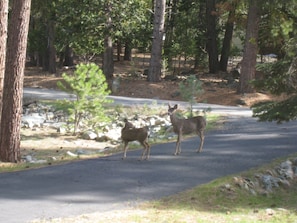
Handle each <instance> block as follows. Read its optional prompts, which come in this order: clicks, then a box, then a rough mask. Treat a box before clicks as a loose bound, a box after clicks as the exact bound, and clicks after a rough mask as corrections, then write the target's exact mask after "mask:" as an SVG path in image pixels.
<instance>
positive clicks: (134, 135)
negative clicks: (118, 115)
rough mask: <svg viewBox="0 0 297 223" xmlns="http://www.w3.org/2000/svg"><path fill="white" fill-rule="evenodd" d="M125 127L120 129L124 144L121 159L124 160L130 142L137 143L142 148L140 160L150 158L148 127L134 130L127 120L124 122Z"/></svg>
mask: <svg viewBox="0 0 297 223" xmlns="http://www.w3.org/2000/svg"><path fill="white" fill-rule="evenodd" d="M124 122H125V126H124V128H123V129H122V135H121V138H122V140H123V142H124V144H125V146H124V155H123V158H122V159H125V158H126V153H127V150H128V143H129V142H132V141H138V142H140V144H141V145H142V146H143V152H142V156H141V158H140V159H141V160H143V159H144V157H145V159H146V160H148V159H149V156H150V145H149V144H148V135H149V129H148V127H147V126H146V127H142V128H135V127H134V125H133V124H132V123H131V122H128V120H127V119H125V120H124Z"/></svg>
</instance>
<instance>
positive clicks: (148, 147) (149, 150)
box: [146, 143, 151, 160]
mask: <svg viewBox="0 0 297 223" xmlns="http://www.w3.org/2000/svg"><path fill="white" fill-rule="evenodd" d="M146 144H147V153H146V159H147V160H148V159H149V158H150V154H151V147H150V145H149V144H148V143H146Z"/></svg>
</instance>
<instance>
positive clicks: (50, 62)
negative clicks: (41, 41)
mask: <svg viewBox="0 0 297 223" xmlns="http://www.w3.org/2000/svg"><path fill="white" fill-rule="evenodd" d="M54 41H55V23H54V21H53V20H49V21H48V22H47V43H46V44H47V47H46V51H45V53H44V56H43V70H44V71H48V72H50V73H51V74H55V73H56V72H57V68H56V48H55V45H54Z"/></svg>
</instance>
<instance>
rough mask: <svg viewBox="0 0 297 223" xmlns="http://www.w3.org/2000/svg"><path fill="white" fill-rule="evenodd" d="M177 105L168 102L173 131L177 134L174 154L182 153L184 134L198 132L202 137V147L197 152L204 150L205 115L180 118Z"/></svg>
mask: <svg viewBox="0 0 297 223" xmlns="http://www.w3.org/2000/svg"><path fill="white" fill-rule="evenodd" d="M176 109H177V105H174V106H173V107H171V106H170V105H169V104H168V115H169V116H170V121H171V123H172V126H173V131H174V132H175V133H176V134H177V141H176V148H175V153H174V155H179V154H180V153H181V148H180V144H181V138H182V135H183V134H191V133H196V134H197V135H198V136H199V137H200V147H199V148H198V149H197V153H198V152H199V153H200V152H201V151H202V148H203V143H204V130H205V127H206V120H205V118H204V117H203V116H195V117H192V118H188V119H185V118H178V117H177V116H176V114H175V111H176Z"/></svg>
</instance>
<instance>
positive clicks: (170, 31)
mask: <svg viewBox="0 0 297 223" xmlns="http://www.w3.org/2000/svg"><path fill="white" fill-rule="evenodd" d="M177 3H178V0H170V1H169V2H168V7H169V11H168V13H167V17H166V25H165V33H166V39H165V41H164V56H165V57H166V59H167V65H168V69H169V70H171V69H172V68H173V59H172V58H173V55H172V50H171V48H172V42H173V38H174V27H175V17H176V14H177Z"/></svg>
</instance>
